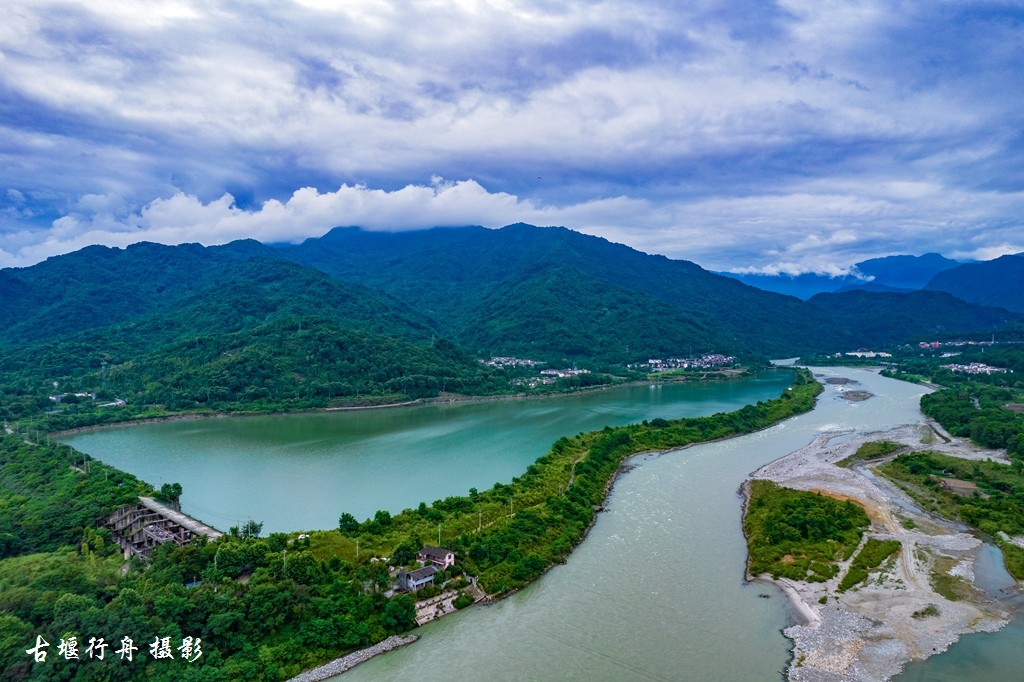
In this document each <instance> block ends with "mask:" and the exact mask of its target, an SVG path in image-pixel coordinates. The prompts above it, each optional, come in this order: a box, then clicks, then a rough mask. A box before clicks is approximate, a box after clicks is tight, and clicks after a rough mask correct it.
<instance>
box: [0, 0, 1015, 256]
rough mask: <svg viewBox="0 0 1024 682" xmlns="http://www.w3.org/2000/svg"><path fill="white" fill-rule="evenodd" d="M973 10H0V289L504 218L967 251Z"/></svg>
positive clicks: (147, 0) (711, 241)
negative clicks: (67, 272)
mask: <svg viewBox="0 0 1024 682" xmlns="http://www.w3.org/2000/svg"><path fill="white" fill-rule="evenodd" d="M986 8H987V4H986V3H984V2H981V3H970V4H969V5H962V4H958V3H925V2H910V3H905V2H895V1H894V0H865V1H864V2H858V3H853V4H850V3H846V4H843V3H839V4H836V3H820V2H811V1H810V0H785V1H784V2H781V3H778V4H777V5H776V4H771V3H763V2H759V1H756V0H750V1H749V2H744V1H743V0H736V1H735V2H725V1H724V0H723V1H720V2H715V1H712V2H697V3H688V4H686V3H684V4H677V5H671V4H665V5H651V4H650V3H638V2H629V1H626V0H616V1H606V2H600V1H598V2H592V1H584V0H579V1H569V2H562V3H549V2H546V1H541V0H538V1H536V2H529V1H527V2H517V3H507V2H474V1H467V2H457V3H452V2H422V3H420V2H418V3H407V2H398V1H394V2H392V1H387V0H378V1H375V2H358V3H351V2H350V3H331V2H321V1H320V0H301V1H300V2H294V3H268V4H263V5H260V6H258V7H252V6H247V5H240V4H237V3H228V2H217V1H214V2H198V1H195V0H176V1H174V2H158V1H157V0H140V1H138V2H129V1H128V0H93V1H92V2H89V3H84V2H74V1H72V2H66V1H65V0H9V2H5V3H3V5H2V6H0V64H2V68H0V87H3V88H4V92H5V96H6V97H7V98H8V100H9V101H8V102H5V104H7V105H8V107H7V109H5V111H8V112H10V115H9V116H6V117H5V119H6V120H5V122H4V127H0V139H3V140H4V142H3V143H0V185H2V186H4V187H8V188H17V189H9V190H8V191H7V193H6V203H2V204H0V219H2V220H4V221H6V222H5V223H3V224H2V225H0V264H27V263H30V262H33V260H34V259H36V260H37V259H39V258H42V257H45V256H46V255H51V254H54V253H60V252H64V251H66V250H70V249H72V248H78V247H79V246H84V245H87V244H89V243H93V241H95V242H97V243H106V244H110V245H124V244H126V243H128V242H129V240H139V239H150V240H154V241H162V242H165V243H178V242H181V241H201V242H204V243H219V242H224V241H229V240H231V239H235V238H240V237H255V238H258V239H263V240H272V241H282V240H297V239H302V238H305V237H307V236H312V235H316V234H321V233H322V232H323V231H325V230H327V229H329V228H330V227H332V226H334V225H338V224H362V225H365V226H367V227H369V228H371V229H411V228H415V227H426V226H430V225H435V224H446V225H452V224H467V223H479V224H485V225H490V226H499V225H502V224H506V223H510V222H516V221H520V220H521V221H525V222H532V223H537V224H564V225H567V226H569V227H573V228H576V229H580V230H583V231H587V232H590V233H594V234H600V235H603V236H607V237H609V238H611V239H614V240H616V241H621V242H625V243H628V244H630V245H633V246H636V247H637V248H641V249H644V250H647V251H653V252H658V253H665V254H668V255H673V256H677V257H685V258H690V259H692V260H695V261H697V262H700V263H701V264H703V265H706V266H707V267H711V268H714V269H729V268H755V269H757V268H760V269H762V270H777V271H785V272H799V271H805V270H808V269H810V270H815V271H818V272H825V273H838V272H842V271H843V270H844V268H847V267H848V266H849V264H850V263H852V262H855V261H856V260H859V259H862V258H865V257H871V256H876V255H881V254H883V253H889V252H897V251H901V252H910V253H920V252H922V251H924V250H945V252H946V253H947V254H951V253H995V252H998V251H1000V250H1002V249H1003V248H1012V247H1013V245H1015V244H1019V242H1020V239H1019V237H1017V236H1016V235H1015V234H1014V230H1019V216H1020V215H1021V214H1022V213H1021V208H1022V201H1021V195H1020V187H1021V186H1022V183H1024V176H1022V175H1021V172H1020V170H1019V158H1020V146H1021V142H1020V137H1019V131H1020V130H1021V129H1022V127H1024V115H1022V113H1021V112H1022V111H1024V107H1021V106H1020V105H1021V99H1022V95H1021V93H1022V92H1024V83H1022V77H1024V76H1022V72H1021V70H1020V69H1019V63H1018V62H1019V59H1018V57H1019V55H1018V54H1017V52H1015V50H1017V47H1018V46H1019V35H1018V33H1017V32H1016V30H1015V28H1014V26H1013V25H1012V21H1011V22H1007V21H1002V20H1000V18H999V15H998V13H987V12H986ZM1014 168H1016V169H1017V170H1014ZM433 174H438V175H443V176H446V177H456V178H467V179H464V180H461V181H457V182H450V183H445V182H440V183H436V184H430V183H423V184H418V183H421V182H422V179H423V178H427V177H430V176H431V175H433ZM538 176H542V177H543V181H535V178H537V177H538ZM468 178H472V179H468ZM314 187H318V188H319V189H314ZM296 188H301V189H296ZM334 188H337V189H334ZM485 188H486V189H485ZM14 192H17V194H15V193H14ZM232 195H234V196H237V197H238V202H237V205H236V202H235V200H234V198H233V196H232ZM154 197H159V198H157V199H154ZM42 215H46V216H48V217H49V218H48V219H49V220H52V219H53V216H58V217H57V219H56V220H53V223H52V225H51V226H49V229H48V230H45V231H43V230H41V229H40V227H41V225H40V220H41V219H40V216H42ZM90 240H93V241H90Z"/></svg>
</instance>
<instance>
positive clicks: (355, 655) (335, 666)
mask: <svg viewBox="0 0 1024 682" xmlns="http://www.w3.org/2000/svg"><path fill="white" fill-rule="evenodd" d="M419 638H420V636H419V635H394V636H393V637H388V638H387V639H385V640H384V641H382V642H377V643H376V644H374V645H373V646H369V647H366V648H365V649H360V650H359V651H353V652H352V653H350V654H347V655H345V656H342V657H341V658H336V659H334V660H333V661H331V662H330V663H325V664H324V665H322V666H320V667H318V668H313V669H312V670H307V671H306V672H304V673H301V674H299V675H296V676H295V677H293V678H291V679H290V680H288V682H322V680H326V679H329V678H331V677H334V676H335V675H340V674H341V673H343V672H347V671H349V670H351V669H352V668H354V667H356V666H357V665H359V664H360V663H365V662H366V661H368V660H370V659H371V658H373V657H374V656H380V655H381V654H386V653H387V652H389V651H394V650H395V649H398V648H399V647H403V646H407V645H409V644H412V643H413V642H415V641H416V640H418V639H419Z"/></svg>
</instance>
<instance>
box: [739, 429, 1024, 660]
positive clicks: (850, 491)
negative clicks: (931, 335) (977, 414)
mask: <svg viewBox="0 0 1024 682" xmlns="http://www.w3.org/2000/svg"><path fill="white" fill-rule="evenodd" d="M935 432H938V433H939V434H940V435H942V438H941V439H939V440H938V441H936V439H934V438H933V434H934V433H935ZM840 435H845V434H841V433H827V434H824V435H822V436H821V437H819V438H818V439H816V440H815V441H814V442H812V443H811V444H809V445H808V446H807V447H805V448H803V449H801V450H798V451H797V452H794V453H792V454H791V455H789V456H787V457H784V458H782V459H780V460H777V461H775V462H772V463H771V464H768V465H767V466H764V467H762V468H760V469H758V470H757V471H756V472H754V473H753V474H752V477H751V480H750V481H749V482H748V483H747V484H745V486H744V490H743V492H744V495H745V499H746V508H745V514H744V531H745V534H746V536H747V541H748V548H749V562H748V579H757V580H768V581H771V582H773V583H775V584H777V585H778V586H779V587H780V588H782V590H783V591H784V592H785V593H786V594H787V596H788V597H789V598H790V600H791V602H792V604H793V606H794V608H795V610H796V612H797V613H798V614H799V620H800V622H799V623H798V624H796V625H793V626H791V627H789V628H787V629H786V630H785V631H784V633H785V635H786V636H787V637H789V638H790V639H791V640H792V641H793V658H792V660H791V662H790V665H789V668H788V670H787V671H786V673H787V676H788V678H789V679H790V680H856V679H888V678H890V677H892V676H893V675H895V674H896V673H898V672H899V671H900V670H901V669H902V668H903V666H904V665H905V664H906V663H907V662H909V661H912V660H920V659H923V658H927V657H928V656H932V655H934V654H936V653H938V652H941V651H944V650H945V649H946V648H947V647H948V646H949V645H950V644H952V643H953V642H955V641H956V640H957V639H958V638H959V637H960V635H962V634H965V633H969V632H981V631H994V630H997V629H999V628H1000V627H1002V626H1003V625H1005V624H1006V622H1007V621H1008V619H1009V618H1010V616H1011V615H1012V608H1011V605H1010V604H1009V602H1008V599H1007V597H1008V596H1010V595H1015V594H1019V588H1018V587H1017V585H1016V582H1015V581H1013V580H1010V581H1009V583H1010V584H1008V585H1006V584H1004V585H1002V587H1001V589H1002V590H1003V591H1002V592H998V591H997V592H996V593H992V589H991V588H989V591H984V590H981V589H978V588H976V587H975V586H974V585H973V579H974V566H975V560H976V558H977V555H978V552H979V550H980V549H981V548H982V546H983V543H982V541H981V540H980V539H979V538H978V537H976V535H975V534H973V532H972V531H973V530H975V529H976V527H977V526H974V527H973V528H972V527H969V526H968V525H965V524H963V523H957V522H954V521H951V520H950V518H949V517H951V516H952V515H951V514H949V512H950V511H951V509H953V506H952V505H955V504H956V501H957V500H959V501H960V502H961V503H963V505H962V506H961V513H960V516H961V518H962V517H963V516H964V514H963V511H964V509H963V507H966V506H969V505H968V504H967V503H968V502H969V501H971V500H972V499H973V500H980V499H981V498H978V497H972V495H973V491H974V490H978V488H977V487H976V486H974V484H968V485H971V486H974V487H972V488H970V492H969V491H968V488H967V487H966V486H965V485H963V483H958V481H959V479H957V478H956V477H955V476H954V475H953V472H956V473H958V474H959V475H961V476H964V477H971V476H973V475H974V473H973V472H977V473H978V474H979V475H980V476H981V477H984V479H985V480H986V481H992V480H997V481H1000V480H1002V477H1004V476H1006V475H1008V474H1009V473H1012V472H1013V471H1015V469H1013V468H1011V467H1010V465H1009V464H1008V462H1007V460H1006V458H1005V456H1004V455H1002V454H1001V453H999V452H994V451H990V450H985V449H982V448H980V447H977V446H974V445H972V444H971V443H970V442H967V441H964V440H962V439H956V438H953V437H951V436H949V435H948V434H945V433H944V432H943V431H942V430H941V427H939V426H938V425H937V424H934V423H931V422H922V423H920V424H913V425H907V426H904V427H901V428H898V429H895V430H892V431H889V432H885V433H877V434H869V435H866V436H858V437H856V438H853V439H850V440H844V441H841V442H840V441H839V440H837V436H840ZM961 470H962V471H963V472H964V473H961ZM1018 478H1019V477H1018ZM1016 483H1020V484H1022V485H1024V478H1020V480H1019V481H1017V482H1016ZM1006 485H1009V484H1008V483H1007V484H1006ZM1007 490H1008V488H1007ZM979 492H981V493H982V494H984V491H979ZM937 498H941V499H942V500H945V502H944V503H939V502H937V501H936V499H937ZM943 507H944V508H943ZM942 512H945V513H942ZM1001 544H1002V545H1003V546H1004V547H1005V546H1006V545H1007V544H1009V543H1001ZM1011 551H1012V550H1011ZM1009 565H1010V569H1011V572H1013V573H1014V575H1016V577H1017V578H1021V577H1024V575H1022V573H1021V572H1020V571H1019V570H1017V569H1016V568H1015V566H1014V564H1013V562H1009ZM989 582H991V581H989Z"/></svg>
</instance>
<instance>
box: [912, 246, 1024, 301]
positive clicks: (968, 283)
mask: <svg viewBox="0 0 1024 682" xmlns="http://www.w3.org/2000/svg"><path fill="white" fill-rule="evenodd" d="M925 288H926V289H929V290H932V291H945V292H948V293H950V294H953V295H954V296H956V297H958V298H962V299H963V300H965V301H969V302H971V303H977V304H979V305H987V306H997V307H1001V308H1006V309H1007V310H1013V311H1015V312H1018V313H1024V254H1016V255H1013V256H1002V257H1000V258H996V259H995V260H990V261H985V262H983V263H967V264H965V265H961V266H960V267H957V268H953V269H952V270H946V271H944V272H941V273H939V274H937V275H935V276H934V277H933V278H932V279H931V281H929V282H928V284H927V285H926V286H925Z"/></svg>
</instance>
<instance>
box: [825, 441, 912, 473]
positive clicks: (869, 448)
mask: <svg viewBox="0 0 1024 682" xmlns="http://www.w3.org/2000/svg"><path fill="white" fill-rule="evenodd" d="M905 447H906V446H905V445H903V444H902V443H894V442H892V441H890V440H873V441H869V442H867V443H864V444H862V445H861V446H860V447H859V448H857V451H856V452H855V453H853V454H852V455H850V456H849V457H844V458H843V459H841V460H839V461H838V462H836V466H841V467H850V466H853V465H854V464H856V463H858V462H870V461H872V460H875V459H881V458H882V457H886V456H888V455H891V454H892V453H894V452H898V451H900V450H902V449H904V448H905Z"/></svg>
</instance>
